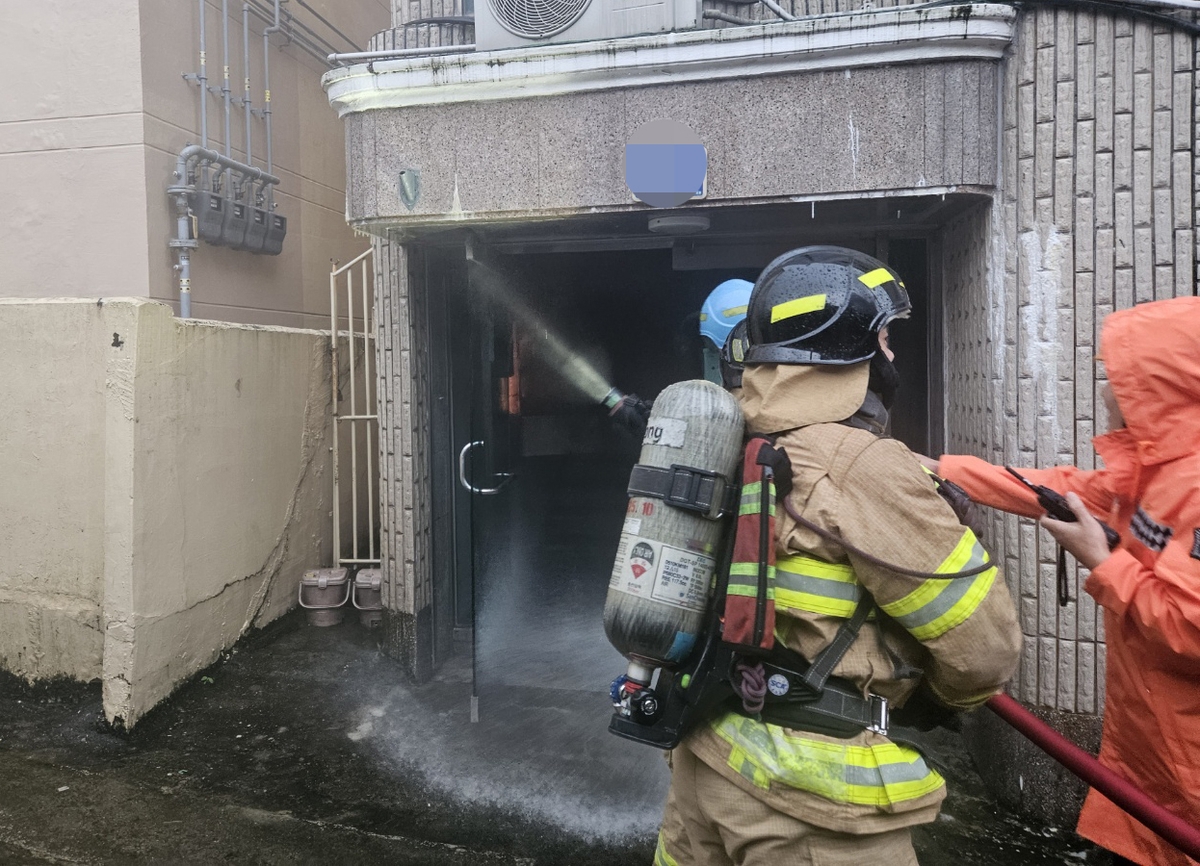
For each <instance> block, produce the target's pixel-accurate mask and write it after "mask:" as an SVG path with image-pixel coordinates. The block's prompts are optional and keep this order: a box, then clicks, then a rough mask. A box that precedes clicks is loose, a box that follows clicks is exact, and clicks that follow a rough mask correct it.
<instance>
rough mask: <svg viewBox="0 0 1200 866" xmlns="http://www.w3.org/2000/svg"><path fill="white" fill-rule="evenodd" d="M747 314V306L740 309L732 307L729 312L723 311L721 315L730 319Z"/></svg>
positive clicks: (744, 305) (743, 305)
mask: <svg viewBox="0 0 1200 866" xmlns="http://www.w3.org/2000/svg"><path fill="white" fill-rule="evenodd" d="M745 312H746V304H742V305H741V306H740V307H730V308H729V309H728V310H721V315H722V316H724V317H725V318H726V319H728V318H729V317H730V316H740V315H742V314H743V313H745Z"/></svg>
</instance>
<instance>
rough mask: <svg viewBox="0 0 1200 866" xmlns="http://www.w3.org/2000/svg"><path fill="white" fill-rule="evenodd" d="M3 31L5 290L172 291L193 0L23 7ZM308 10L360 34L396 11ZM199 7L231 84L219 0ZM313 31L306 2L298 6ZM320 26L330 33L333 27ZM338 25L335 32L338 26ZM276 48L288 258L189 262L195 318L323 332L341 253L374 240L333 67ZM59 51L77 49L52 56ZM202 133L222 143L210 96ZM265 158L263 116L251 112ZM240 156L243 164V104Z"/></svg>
mask: <svg viewBox="0 0 1200 866" xmlns="http://www.w3.org/2000/svg"><path fill="white" fill-rule="evenodd" d="M10 5H11V6H12V8H6V9H5V16H4V24H5V26H4V27H3V28H0V73H3V75H4V80H6V81H10V82H21V84H20V86H13V87H6V88H4V89H3V92H2V93H0V190H2V191H3V193H4V198H5V201H6V202H7V206H6V209H5V214H6V216H5V217H4V218H3V220H2V221H0V228H2V229H3V230H2V231H0V261H3V262H4V263H5V267H4V269H3V271H0V297H5V296H7V297H67V296H70V297H92V298H95V297H112V296H134V297H150V298H157V299H162V300H164V301H167V302H170V303H177V300H176V299H177V284H176V281H175V275H174V273H173V271H172V266H173V264H174V256H173V254H172V253H171V251H170V250H169V248H168V247H167V240H168V237H169V235H170V234H171V233H172V232H173V230H174V222H173V218H172V215H173V210H172V206H171V204H170V202H169V200H168V198H167V195H166V188H167V186H168V184H169V183H170V182H171V180H172V177H171V175H172V172H173V170H174V167H175V155H176V154H178V152H179V151H180V150H181V149H182V148H183V147H184V146H185V145H186V144H188V143H199V142H200V88H199V86H198V85H197V84H195V83H192V82H188V81H186V80H184V78H183V77H182V76H183V73H194V72H196V71H197V70H198V68H199V60H198V51H199V11H198V5H197V3H196V2H194V0H116V2H112V3H104V4H97V3H93V2H88V0H58V2H55V3H16V4H10ZM310 5H311V6H312V7H313V8H314V9H316V10H317V11H318V12H319V13H320V14H322V15H323V16H325V17H326V18H327V19H329V20H330V21H331V22H332V23H333V24H334V25H335V26H337V27H338V28H339V29H340V30H342V31H343V32H345V33H346V34H347V35H349V36H351V37H352V38H354V39H355V40H356V41H357V42H358V44H359V45H360V46H365V45H366V43H367V41H368V39H369V38H370V36H371V35H372V34H374V33H375V32H377V31H379V30H382V29H383V28H385V27H386V26H388V24H389V23H390V19H391V12H390V5H389V4H388V3H387V2H386V0H353V2H340V3H334V2H331V0H323V2H318V0H314V2H312V3H310ZM228 6H229V7H230V19H229V41H230V54H231V57H230V74H231V88H232V90H233V91H234V93H233V95H234V96H235V97H239V98H240V96H241V94H242V86H243V77H244V72H243V66H244V64H243V62H242V19H241V15H242V4H240V3H229V4H228ZM207 10H208V11H207V13H206V17H207V20H206V31H207V40H208V44H207V49H208V75H209V85H210V86H215V87H217V88H218V89H219V88H220V86H221V66H222V45H221V37H222V32H221V3H220V2H209V3H208V5H207ZM293 11H294V12H295V14H296V15H297V16H298V17H299V18H301V19H302V20H305V21H306V23H308V24H310V25H311V26H314V27H315V28H320V27H321V25H319V24H318V23H317V22H316V20H315V19H314V18H312V17H311V16H309V17H307V18H306V17H305V16H306V15H307V14H308V13H306V12H304V10H299V9H297V10H293ZM252 28H253V33H254V35H252V37H251V41H250V49H251V50H250V54H251V60H250V77H251V85H252V103H253V106H254V107H255V108H256V109H261V108H262V104H263V80H262V63H263V48H262V39H261V31H262V25H261V24H260V23H259V22H257V20H255V21H254V22H253V24H252ZM325 32H326V33H327V31H325ZM327 35H330V36H331V38H334V39H336V37H332V35H331V34H328V33H327ZM283 42H284V40H283V37H281V36H276V37H274V42H273V47H272V49H271V106H272V123H273V151H274V154H273V155H274V161H275V165H274V168H275V173H276V174H277V175H278V176H279V177H280V179H281V183H280V186H279V190H278V194H277V196H276V202H277V203H278V212H279V213H280V214H282V215H284V216H286V217H287V218H288V235H287V239H286V241H285V243H284V249H283V252H282V253H281V254H280V255H279V256H255V255H252V254H250V253H246V252H234V251H231V250H227V249H223V248H218V247H210V246H208V245H206V244H204V243H203V242H201V245H200V248H199V250H197V251H196V253H195V255H194V257H193V264H192V277H193V292H192V314H193V315H194V316H196V317H208V318H214V319H220V320H224V321H239V322H250V323H257V324H275V325H286V326H291V327H326V328H327V327H328V326H329V324H328V310H329V300H328V294H329V288H328V286H329V284H328V276H327V275H328V273H329V263H330V259H340V260H341V261H347V260H349V259H351V258H353V257H354V256H355V255H357V254H358V253H359V252H361V251H362V250H363V249H364V248H365V247H366V241H365V240H364V239H363V238H356V237H355V236H354V234H353V232H352V231H351V229H349V228H348V227H347V226H346V224H345V218H344V211H345V193H344V188H345V180H344V176H345V167H344V166H345V160H344V144H343V142H344V138H343V131H342V126H341V123H340V121H339V120H338V119H337V117H336V116H335V115H334V113H333V112H332V111H330V109H329V103H328V101H327V99H326V98H325V95H324V91H323V90H322V88H321V84H320V77H321V73H322V72H323V71H324V70H325V67H324V66H322V65H321V64H319V63H318V62H317V61H316V60H315V59H313V58H311V57H309V56H308V55H305V54H304V53H303V52H301V51H300V50H299V49H297V48H296V47H295V46H288V47H280V46H281V45H282V44H283ZM54 46H60V47H62V46H70V50H69V51H68V50H60V51H57V52H56V53H54V55H53V60H52V62H49V55H48V52H51V51H54V48H53V47H54ZM208 108H209V110H208V121H209V144H210V146H211V147H213V148H215V149H223V138H222V133H223V124H224V108H223V103H222V100H221V99H220V98H219V97H218V96H211V95H210V96H209V97H208ZM251 126H252V141H253V145H252V149H253V151H254V154H255V156H254V162H255V164H256V165H259V166H262V165H263V162H264V159H263V158H264V156H265V153H266V142H265V138H266V132H265V122H264V121H263V119H261V118H252V119H251ZM230 138H231V140H232V144H233V145H234V146H233V148H232V156H233V158H235V159H238V160H244V159H245V147H244V140H245V127H244V126H243V112H242V109H241V106H239V105H233V106H232V108H231V135H230Z"/></svg>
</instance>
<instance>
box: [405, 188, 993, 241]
mask: <svg viewBox="0 0 1200 866" xmlns="http://www.w3.org/2000/svg"><path fill="white" fill-rule="evenodd" d="M987 201H990V199H989V197H988V196H986V195H983V194H979V193H962V192H955V193H946V194H942V193H939V194H936V195H925V196H920V195H908V196H895V197H880V198H861V199H839V200H830V201H815V202H796V203H787V204H758V205H740V206H734V205H723V206H720V205H718V206H710V207H705V206H703V205H700V204H696V205H692V206H689V207H684V208H677V209H663V210H659V209H649V208H647V209H639V210H637V211H630V212H624V213H608V214H592V215H587V216H576V217H570V218H564V219H556V220H539V221H536V222H513V223H502V222H497V223H485V224H481V225H476V226H473V227H471V229H470V230H471V231H473V232H475V233H477V234H478V235H479V237H480V238H481V239H482V240H483V241H484V243H486V244H488V246H490V247H493V248H494V249H496V250H497V251H504V252H514V253H521V252H529V253H534V252H573V251H581V252H582V251H587V250H597V251H598V250H605V249H612V250H617V249H647V248H670V247H672V246H674V247H676V248H679V247H681V246H683V247H693V248H700V247H707V246H722V245H729V244H746V243H756V244H761V243H768V242H771V241H772V240H775V239H778V240H786V241H787V242H789V243H791V242H796V241H813V242H815V241H820V240H821V239H824V238H830V237H832V236H837V237H847V236H855V237H864V238H865V237H878V236H885V237H887V236H892V237H914V236H924V235H928V234H930V233H932V232H934V231H936V230H937V229H938V228H940V227H941V226H943V225H945V224H946V223H948V222H950V221H951V220H953V219H954V218H955V217H957V216H959V215H960V214H962V213H964V212H965V211H967V210H969V209H971V208H973V207H978V206H980V205H981V204H983V203H984V202H987ZM678 214H686V215H688V216H705V217H707V218H708V219H709V221H710V227H709V228H708V229H707V230H706V231H703V232H700V233H698V234H689V235H684V236H679V237H673V236H671V235H669V234H656V233H653V232H651V231H650V230H649V222H650V220H651V219H654V218H656V217H662V216H672V215H678ZM463 233H464V229H462V228H458V229H445V228H438V229H432V228H430V229H426V230H420V229H410V230H408V231H406V232H405V233H404V237H403V239H404V240H424V241H429V242H433V243H435V244H440V243H458V242H459V241H460V238H461V236H462V235H463Z"/></svg>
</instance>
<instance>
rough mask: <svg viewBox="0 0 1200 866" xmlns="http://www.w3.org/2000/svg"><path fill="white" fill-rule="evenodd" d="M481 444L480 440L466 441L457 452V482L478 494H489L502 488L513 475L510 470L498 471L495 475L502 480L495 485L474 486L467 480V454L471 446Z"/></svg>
mask: <svg viewBox="0 0 1200 866" xmlns="http://www.w3.org/2000/svg"><path fill="white" fill-rule="evenodd" d="M482 444H483V443H482V442H468V443H467V444H466V445H464V446H463V447H462V450H461V451H459V452H458V482H459V483H460V484H461V485H462V486H463V487H465V488H466V489H467V490H469V491H471V492H472V493H478V494H479V495H480V496H491V495H493V494H495V493H499V492H500V491H501V490H503V489H504V485H505V484H507V483H508V482H510V481H512V478H513V476H512V473H511V472H501V473H499V474H498V475H497V476H496V477H497V478H502V479H503V480H502V481H501V482H500V484H499V485H497V486H496V487H476V486H475V485H474V484H472V483H471V482H470V481H468V480H467V455H468V454H470V453H471V449H472V448H476V447H478V446H480V445H482Z"/></svg>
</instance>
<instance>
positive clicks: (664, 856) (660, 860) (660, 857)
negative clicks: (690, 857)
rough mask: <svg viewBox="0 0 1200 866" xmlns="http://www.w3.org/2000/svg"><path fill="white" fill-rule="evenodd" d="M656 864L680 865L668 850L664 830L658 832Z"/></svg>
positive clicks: (655, 853)
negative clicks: (663, 834)
mask: <svg viewBox="0 0 1200 866" xmlns="http://www.w3.org/2000/svg"><path fill="white" fill-rule="evenodd" d="M654 866H679V861H678V860H676V859H675V858H674V857H672V856H671V855H670V854H669V853H668V852H667V844H666V841H665V840H664V839H663V836H662V831H659V834H658V847H657V848H655V849H654Z"/></svg>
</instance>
